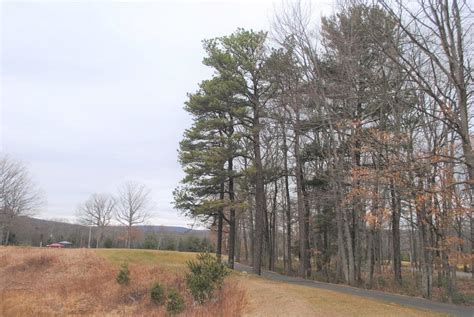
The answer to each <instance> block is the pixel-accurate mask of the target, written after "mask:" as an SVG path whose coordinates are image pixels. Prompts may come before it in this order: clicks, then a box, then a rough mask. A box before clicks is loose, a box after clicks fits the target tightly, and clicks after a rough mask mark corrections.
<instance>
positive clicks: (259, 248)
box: [252, 106, 266, 275]
mask: <svg viewBox="0 0 474 317" xmlns="http://www.w3.org/2000/svg"><path fill="white" fill-rule="evenodd" d="M258 110H259V109H258V106H256V109H254V120H253V130H252V138H253V150H254V164H255V237H254V250H253V251H254V254H253V271H254V273H256V274H258V275H260V274H261V272H262V255H263V239H264V234H265V205H266V201H265V186H264V179H263V165H262V157H261V153H260V129H261V127H260V117H259V113H258Z"/></svg>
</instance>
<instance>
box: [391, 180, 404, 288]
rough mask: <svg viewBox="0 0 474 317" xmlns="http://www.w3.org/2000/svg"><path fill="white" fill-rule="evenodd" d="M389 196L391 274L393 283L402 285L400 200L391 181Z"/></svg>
mask: <svg viewBox="0 0 474 317" xmlns="http://www.w3.org/2000/svg"><path fill="white" fill-rule="evenodd" d="M390 196H391V202H392V236H393V239H392V252H393V273H394V279H395V282H397V283H398V284H399V285H401V284H402V262H401V255H400V212H401V210H400V209H401V208H400V207H401V206H400V198H399V196H398V195H397V192H396V190H395V185H394V183H393V179H391V180H390Z"/></svg>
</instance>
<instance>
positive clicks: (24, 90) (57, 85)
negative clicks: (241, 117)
mask: <svg viewBox="0 0 474 317" xmlns="http://www.w3.org/2000/svg"><path fill="white" fill-rule="evenodd" d="M318 4H319V5H322V2H321V3H317V2H315V3H314V4H313V8H315V7H316V10H318V8H317V7H318ZM279 5H281V2H272V1H270V0H269V1H207V2H205V1H191V0H190V1H183V0H181V1H153V2H151V1H145V2H133V1H130V2H120V1H104V2H98V1H94V2H86V1H75V2H58V1H48V2H46V1H45V2H42V1H34V2H18V1H5V0H4V1H0V17H1V19H0V21H1V22H0V61H1V62H0V152H1V153H5V154H8V155H9V156H11V157H14V158H15V159H18V160H20V161H22V162H23V163H24V164H25V165H26V166H27V167H28V169H29V171H30V173H31V175H32V178H33V180H34V182H35V183H36V184H37V185H38V187H39V188H40V189H41V190H42V192H43V193H44V197H45V203H44V204H43V207H42V208H41V210H40V212H39V213H38V214H37V215H36V216H37V217H39V218H44V219H64V220H68V221H71V222H72V221H74V220H75V211H76V209H77V207H78V205H79V204H80V203H81V202H83V201H84V200H86V199H87V198H88V197H89V196H90V195H91V194H92V193H111V194H114V193H116V192H117V188H118V187H119V186H120V185H121V184H123V183H124V182H126V181H135V182H139V183H143V184H145V185H146V186H147V187H148V188H149V189H150V190H151V196H152V200H153V205H154V212H153V215H154V216H153V217H152V218H151V219H150V220H149V223H150V224H155V225H180V226H188V225H190V224H192V223H193V221H192V220H190V219H187V218H185V217H183V216H180V215H179V213H178V212H177V211H176V210H174V209H173V207H172V200H173V196H172V191H173V189H174V188H175V187H176V186H178V185H179V181H180V179H181V178H182V177H183V172H182V170H181V167H180V165H179V163H178V162H177V148H178V144H179V141H180V140H181V138H182V135H183V133H184V130H185V129H186V128H187V127H189V126H190V124H191V118H190V116H189V115H188V114H186V112H185V111H184V110H183V103H184V102H185V101H186V96H187V93H192V92H194V91H196V89H197V87H198V83H199V82H200V81H202V80H204V79H206V78H209V77H210V76H211V75H212V71H211V70H210V69H208V68H207V67H206V66H204V65H202V59H203V57H204V51H203V49H202V40H203V39H208V38H213V37H218V36H223V35H227V34H230V33H232V32H233V31H235V30H236V29H237V28H238V27H243V28H247V29H254V30H262V29H263V30H268V29H269V28H270V26H271V21H272V14H273V12H274V11H275V10H277V7H278V6H279ZM325 6H327V2H326V4H325Z"/></svg>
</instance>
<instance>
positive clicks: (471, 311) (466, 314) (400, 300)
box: [235, 263, 474, 317]
mask: <svg viewBox="0 0 474 317" xmlns="http://www.w3.org/2000/svg"><path fill="white" fill-rule="evenodd" d="M235 269H236V270H238V271H241V272H247V273H252V268H251V267H250V266H247V265H243V264H240V263H235ZM262 277H264V278H267V279H269V280H274V281H279V282H285V283H289V284H294V285H301V286H308V287H314V288H319V289H324V290H329V291H333V292H340V293H345V294H349V295H355V296H362V297H366V298H372V299H376V300H381V301H387V302H391V303H395V304H400V305H405V306H411V307H415V308H420V309H424V310H431V311H434V312H438V313H445V314H450V315H453V316H463V317H474V308H472V307H467V306H458V305H451V304H445V303H438V302H434V301H430V300H427V299H424V298H419V297H412V296H404V295H397V294H392V293H385V292H381V291H372V290H366V289H361V288H355V287H350V286H345V285H340V284H331V283H323V282H317V281H312V280H305V279H302V278H298V277H292V276H286V275H282V274H278V273H275V272H270V271H264V270H262Z"/></svg>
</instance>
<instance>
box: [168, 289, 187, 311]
mask: <svg viewBox="0 0 474 317" xmlns="http://www.w3.org/2000/svg"><path fill="white" fill-rule="evenodd" d="M185 307H186V306H185V304H184V297H183V296H182V295H181V294H180V293H178V291H176V290H174V289H171V290H169V291H168V296H167V300H166V311H167V312H168V313H169V314H171V315H175V314H179V313H182V312H183V311H184V309H185Z"/></svg>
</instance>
